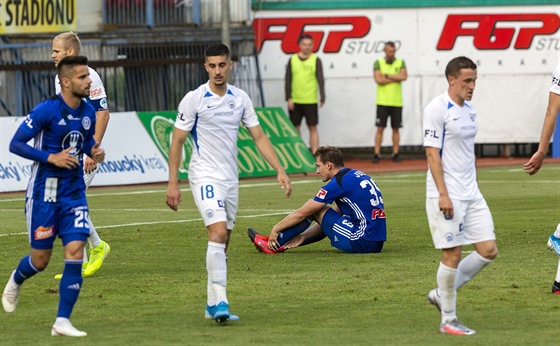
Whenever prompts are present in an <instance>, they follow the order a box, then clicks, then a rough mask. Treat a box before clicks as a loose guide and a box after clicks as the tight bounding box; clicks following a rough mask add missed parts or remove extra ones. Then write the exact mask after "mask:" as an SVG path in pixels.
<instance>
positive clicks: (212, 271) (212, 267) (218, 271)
mask: <svg viewBox="0 0 560 346" xmlns="http://www.w3.org/2000/svg"><path fill="white" fill-rule="evenodd" d="M225 249H226V244H220V243H215V242H211V241H209V242H208V250H207V251H206V270H207V271H208V278H209V281H210V283H211V286H212V290H213V292H214V299H215V300H216V302H226V303H227V302H228V300H227V296H226V286H227V262H226V253H225Z"/></svg>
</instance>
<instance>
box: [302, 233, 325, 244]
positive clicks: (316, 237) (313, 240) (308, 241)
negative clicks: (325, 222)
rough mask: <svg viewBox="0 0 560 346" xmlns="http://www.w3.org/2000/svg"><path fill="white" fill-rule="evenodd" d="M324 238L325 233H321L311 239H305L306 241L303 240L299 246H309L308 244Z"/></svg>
mask: <svg viewBox="0 0 560 346" xmlns="http://www.w3.org/2000/svg"><path fill="white" fill-rule="evenodd" d="M326 236H327V235H326V234H325V233H321V234H318V235H316V236H313V237H311V238H307V239H305V240H304V241H303V243H301V245H300V246H304V245H309V244H312V243H315V242H318V241H320V240H323V239H325V237H326Z"/></svg>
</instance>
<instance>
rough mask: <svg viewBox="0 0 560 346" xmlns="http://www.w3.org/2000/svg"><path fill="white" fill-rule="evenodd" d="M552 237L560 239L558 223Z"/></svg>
mask: <svg viewBox="0 0 560 346" xmlns="http://www.w3.org/2000/svg"><path fill="white" fill-rule="evenodd" d="M554 236H555V237H556V238H560V223H559V224H558V226H556V231H554Z"/></svg>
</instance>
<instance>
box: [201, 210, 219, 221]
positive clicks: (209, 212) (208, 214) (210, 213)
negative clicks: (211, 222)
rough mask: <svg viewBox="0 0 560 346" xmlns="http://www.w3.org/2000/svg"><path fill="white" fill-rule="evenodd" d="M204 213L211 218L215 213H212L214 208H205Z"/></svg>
mask: <svg viewBox="0 0 560 346" xmlns="http://www.w3.org/2000/svg"><path fill="white" fill-rule="evenodd" d="M204 213H205V214H206V217H208V218H209V219H211V218H213V217H214V215H216V214H215V213H214V209H206V211H205V212H204Z"/></svg>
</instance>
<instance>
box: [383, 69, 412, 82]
mask: <svg viewBox="0 0 560 346" xmlns="http://www.w3.org/2000/svg"><path fill="white" fill-rule="evenodd" d="M407 78H408V74H407V72H406V67H405V66H403V67H402V68H401V70H400V71H399V73H396V74H388V75H387V79H389V80H391V81H393V82H402V81H405V80H406V79H407Z"/></svg>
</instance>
